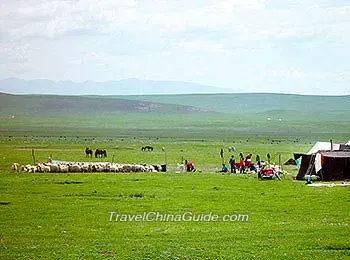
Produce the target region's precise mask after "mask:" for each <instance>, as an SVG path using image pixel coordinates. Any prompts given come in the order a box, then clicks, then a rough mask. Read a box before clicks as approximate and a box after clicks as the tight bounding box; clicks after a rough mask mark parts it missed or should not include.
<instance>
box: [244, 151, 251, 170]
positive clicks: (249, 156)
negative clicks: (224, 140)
mask: <svg viewBox="0 0 350 260" xmlns="http://www.w3.org/2000/svg"><path fill="white" fill-rule="evenodd" d="M252 156H253V155H252V154H251V153H250V154H248V155H247V157H246V158H245V161H244V163H245V166H247V168H250V166H251V165H252Z"/></svg>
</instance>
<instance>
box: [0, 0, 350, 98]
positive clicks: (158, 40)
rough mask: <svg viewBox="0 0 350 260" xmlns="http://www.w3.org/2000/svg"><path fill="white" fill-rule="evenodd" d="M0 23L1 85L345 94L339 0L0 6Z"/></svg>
mask: <svg viewBox="0 0 350 260" xmlns="http://www.w3.org/2000/svg"><path fill="white" fill-rule="evenodd" d="M0 21H1V23H0V80H5V79H8V78H17V79H23V80H34V79H47V80H51V81H54V82H56V83H57V82H64V81H73V82H78V83H82V82H84V83H86V82H87V83H89V82H90V81H95V82H100V84H102V83H101V82H109V81H121V80H122V81H123V80H129V79H137V80H139V81H141V82H148V83H149V82H150V81H153V82H159V81H160V82H162V83H164V82H169V81H170V82H177V83H179V84H180V85H181V84H182V83H185V84H182V85H184V86H185V85H186V84H188V85H187V86H188V87H189V86H193V87H194V88H195V89H196V93H200V92H201V88H202V92H204V93H205V92H208V91H210V89H209V88H208V87H214V88H212V89H213V91H214V90H215V88H218V90H219V89H220V91H223V92H224V91H225V90H227V92H245V93H291V94H303V95H350V49H349V48H348V46H350V26H349V24H350V2H349V1H345V0H306V1H295V0H286V1H283V2H282V1H276V0H244V1H243V0H215V1H214V0H203V1H185V0H179V1H176V2H168V1H162V0H160V1H159V0H144V1H138V0H128V1H125V0H118V1H114V0H113V1H112V0H102V1H93V0H86V1H69V0H67V1H57V0H48V1H36V0H27V1H11V0H2V1H1V2H0ZM68 83H69V82H68ZM90 83H91V82H90ZM83 85H84V84H81V86H83ZM84 86H85V85H84ZM115 86H116V85H115ZM147 86H148V85H147ZM0 87H1V86H0ZM46 87H48V86H46ZM90 87H91V86H90ZM143 87H144V86H139V88H140V89H142V88H143ZM158 87H159V89H158V93H159V91H160V92H161V93H165V94H166V93H167V86H166V85H164V86H163V89H162V86H161V85H159V86H158ZM175 87H176V86H175V85H173V86H172V88H175ZM1 89H3V88H0V90H1ZM181 89H182V88H180V87H179V91H181ZM29 90H30V89H29ZM87 90H88V89H87ZM185 90H186V88H184V90H183V91H185ZM187 90H190V88H189V89H187ZM184 93H187V92H186V91H185V92H184ZM89 94H90V93H89ZM96 94H98V93H96ZM102 94H103V93H102ZM136 94H137V93H136ZM140 94H142V92H140Z"/></svg>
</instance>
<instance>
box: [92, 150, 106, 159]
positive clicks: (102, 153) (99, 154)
mask: <svg viewBox="0 0 350 260" xmlns="http://www.w3.org/2000/svg"><path fill="white" fill-rule="evenodd" d="M98 157H100V158H104V157H107V151H106V150H105V149H96V151H95V158H98Z"/></svg>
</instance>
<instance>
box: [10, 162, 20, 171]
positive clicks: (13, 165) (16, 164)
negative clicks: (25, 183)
mask: <svg viewBox="0 0 350 260" xmlns="http://www.w3.org/2000/svg"><path fill="white" fill-rule="evenodd" d="M11 169H12V170H13V171H15V172H19V170H20V166H19V163H13V164H12V165H11Z"/></svg>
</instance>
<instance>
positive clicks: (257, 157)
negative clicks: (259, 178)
mask: <svg viewBox="0 0 350 260" xmlns="http://www.w3.org/2000/svg"><path fill="white" fill-rule="evenodd" d="M256 164H257V165H258V166H259V168H261V159H260V155H259V154H257V155H256Z"/></svg>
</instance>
